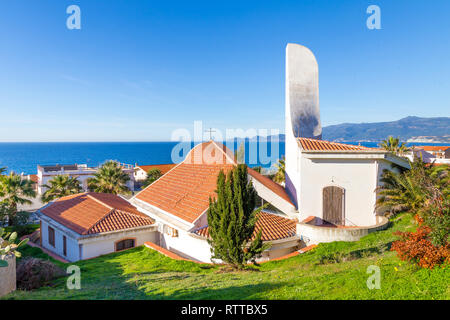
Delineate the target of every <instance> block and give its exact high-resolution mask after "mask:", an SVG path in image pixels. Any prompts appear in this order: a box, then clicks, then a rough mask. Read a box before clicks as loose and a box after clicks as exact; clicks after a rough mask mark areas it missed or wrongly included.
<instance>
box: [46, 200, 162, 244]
mask: <svg viewBox="0 0 450 320" xmlns="http://www.w3.org/2000/svg"><path fill="white" fill-rule="evenodd" d="M41 213H42V214H44V215H45V216H47V217H49V218H51V219H53V220H55V221H56V222H58V223H60V224H62V225H64V226H66V227H67V228H69V229H71V230H73V231H75V232H76V233H79V234H82V235H86V234H95V233H101V232H109V231H117V230H123V229H129V228H135V227H141V226H147V225H152V224H154V220H153V219H151V218H150V217H148V216H147V215H145V214H143V213H141V212H139V211H138V210H137V209H136V208H135V207H134V206H133V205H131V204H130V203H129V202H128V201H126V200H125V199H122V198H121V197H119V196H116V195H112V194H105V193H94V192H88V193H79V194H76V195H71V196H67V197H62V198H60V199H58V200H56V201H54V202H52V203H50V204H49V205H48V206H47V207H45V208H44V209H41Z"/></svg>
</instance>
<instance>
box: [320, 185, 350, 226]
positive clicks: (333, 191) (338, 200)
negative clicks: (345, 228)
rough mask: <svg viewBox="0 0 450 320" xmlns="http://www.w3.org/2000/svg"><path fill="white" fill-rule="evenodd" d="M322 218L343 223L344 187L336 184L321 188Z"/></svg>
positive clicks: (338, 223)
mask: <svg viewBox="0 0 450 320" xmlns="http://www.w3.org/2000/svg"><path fill="white" fill-rule="evenodd" d="M323 220H325V221H327V222H329V223H332V224H335V225H344V224H345V223H344V222H345V219H344V189H343V188H340V187H336V186H329V187H325V188H323Z"/></svg>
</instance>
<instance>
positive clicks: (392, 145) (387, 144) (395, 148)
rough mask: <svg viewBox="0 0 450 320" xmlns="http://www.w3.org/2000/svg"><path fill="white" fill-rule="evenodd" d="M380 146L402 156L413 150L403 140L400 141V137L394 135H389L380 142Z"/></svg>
mask: <svg viewBox="0 0 450 320" xmlns="http://www.w3.org/2000/svg"><path fill="white" fill-rule="evenodd" d="M380 147H381V148H383V149H384V150H386V151H390V152H392V153H395V154H397V155H400V156H402V155H404V154H405V153H407V152H409V151H410V150H411V149H410V148H408V147H407V146H406V145H405V144H404V143H403V142H402V143H400V139H399V138H394V137H393V136H389V137H388V138H387V139H385V140H383V141H382V142H381V144H380Z"/></svg>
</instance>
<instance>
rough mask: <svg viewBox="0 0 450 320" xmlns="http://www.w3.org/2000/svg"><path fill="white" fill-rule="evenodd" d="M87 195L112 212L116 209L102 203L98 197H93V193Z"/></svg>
mask: <svg viewBox="0 0 450 320" xmlns="http://www.w3.org/2000/svg"><path fill="white" fill-rule="evenodd" d="M86 194H87V196H88V197H89V198H91V199H92V200H94V201H97V202H98V203H100V204H101V205H103V206H104V207H107V208H108V209H110V210H113V209H114V208H113V207H111V206H110V205H108V204H106V203H104V202H103V201H101V200H100V199H97V198H96V197H94V196H92V192H86Z"/></svg>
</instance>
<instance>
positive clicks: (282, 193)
mask: <svg viewBox="0 0 450 320" xmlns="http://www.w3.org/2000/svg"><path fill="white" fill-rule="evenodd" d="M247 171H248V174H249V175H251V176H252V177H253V178H255V179H256V180H258V181H259V182H261V183H262V184H263V185H264V186H265V187H266V188H269V189H270V190H272V191H273V192H274V193H276V194H277V195H278V196H279V197H281V198H283V199H284V200H286V201H287V202H289V203H290V204H292V205H294V204H293V203H292V201H291V198H289V196H288V194H287V193H286V190H285V189H284V188H283V186H281V185H279V184H278V183H276V182H274V181H272V180H271V179H269V178H268V177H265V176H263V175H262V174H260V173H259V172H258V171H255V170H253V169H251V168H248V169H247Z"/></svg>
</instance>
